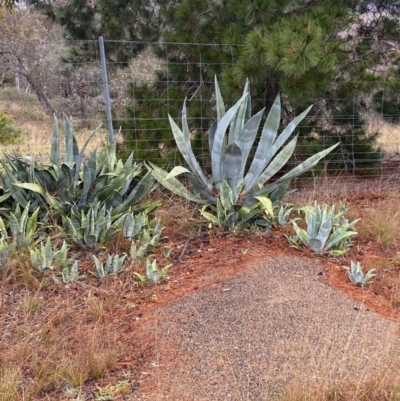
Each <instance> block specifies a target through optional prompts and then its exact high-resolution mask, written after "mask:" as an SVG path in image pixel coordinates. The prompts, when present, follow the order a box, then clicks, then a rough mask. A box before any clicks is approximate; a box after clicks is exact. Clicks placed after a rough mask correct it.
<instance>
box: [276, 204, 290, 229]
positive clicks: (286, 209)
mask: <svg viewBox="0 0 400 401" xmlns="http://www.w3.org/2000/svg"><path fill="white" fill-rule="evenodd" d="M292 211H293V207H290V206H288V205H285V206H284V205H281V206H280V208H279V211H278V224H279V225H280V226H284V225H285V224H286V223H287V222H288V221H289V218H290V213H292Z"/></svg>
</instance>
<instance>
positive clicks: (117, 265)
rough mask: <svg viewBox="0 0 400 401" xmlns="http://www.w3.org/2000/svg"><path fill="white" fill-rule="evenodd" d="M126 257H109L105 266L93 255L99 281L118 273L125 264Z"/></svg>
mask: <svg viewBox="0 0 400 401" xmlns="http://www.w3.org/2000/svg"><path fill="white" fill-rule="evenodd" d="M125 258H126V255H122V256H119V255H108V258H107V262H106V263H105V264H103V263H102V262H101V261H100V260H99V259H98V258H97V257H96V256H94V255H93V260H94V263H95V265H96V270H97V274H98V275H99V279H100V280H101V279H103V278H104V277H106V276H109V275H111V274H116V273H118V272H119V271H120V270H121V269H122V266H123V264H124V262H125Z"/></svg>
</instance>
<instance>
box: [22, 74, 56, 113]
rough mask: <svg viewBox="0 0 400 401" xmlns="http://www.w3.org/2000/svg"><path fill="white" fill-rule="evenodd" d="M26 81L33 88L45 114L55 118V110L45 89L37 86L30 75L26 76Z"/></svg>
mask: <svg viewBox="0 0 400 401" xmlns="http://www.w3.org/2000/svg"><path fill="white" fill-rule="evenodd" d="M25 78H26V80H27V81H28V83H29V85H31V86H32V89H33V91H34V92H35V94H36V96H37V98H38V99H39V102H40V104H41V106H42V107H43V110H44V112H45V113H46V114H47V115H48V116H54V114H55V113H56V111H55V110H54V108H53V106H52V105H51V104H50V102H49V99H48V98H47V96H46V94H45V93H44V91H43V89H42V88H41V87H40V85H37V84H36V83H35V82H33V80H32V77H31V76H30V75H25Z"/></svg>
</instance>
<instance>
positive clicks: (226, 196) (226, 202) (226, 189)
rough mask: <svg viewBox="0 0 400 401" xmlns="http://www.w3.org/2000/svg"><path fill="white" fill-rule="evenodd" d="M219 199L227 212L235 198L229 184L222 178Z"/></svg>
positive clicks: (234, 202)
mask: <svg viewBox="0 0 400 401" xmlns="http://www.w3.org/2000/svg"><path fill="white" fill-rule="evenodd" d="M219 200H220V201H221V205H222V207H223V208H224V210H225V213H226V212H229V211H230V210H231V208H232V206H233V205H234V204H236V199H234V198H233V193H232V189H231V187H230V186H229V184H228V183H227V182H226V181H225V180H224V181H223V182H222V186H221V189H220V193H219Z"/></svg>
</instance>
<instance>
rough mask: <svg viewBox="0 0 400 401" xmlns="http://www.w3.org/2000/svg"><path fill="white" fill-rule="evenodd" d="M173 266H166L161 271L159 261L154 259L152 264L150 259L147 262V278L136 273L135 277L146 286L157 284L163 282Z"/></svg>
mask: <svg viewBox="0 0 400 401" xmlns="http://www.w3.org/2000/svg"><path fill="white" fill-rule="evenodd" d="M171 266H172V265H166V266H164V267H163V268H162V269H161V270H159V269H158V267H157V260H156V259H154V260H153V262H150V260H149V259H148V260H147V261H146V276H144V275H142V274H140V273H136V272H135V275H136V276H137V278H138V279H139V280H140V282H141V283H142V284H143V285H144V284H156V283H158V282H160V281H162V280H163V278H164V277H165V276H166V274H167V271H168V269H169V268H170V267H171Z"/></svg>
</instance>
